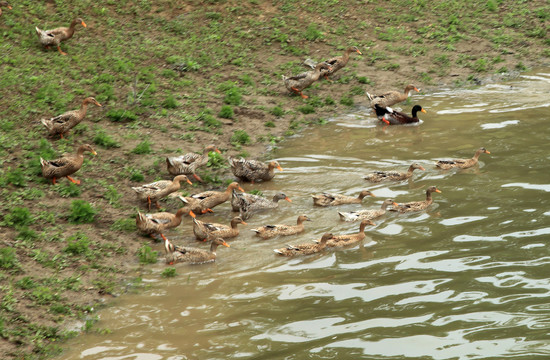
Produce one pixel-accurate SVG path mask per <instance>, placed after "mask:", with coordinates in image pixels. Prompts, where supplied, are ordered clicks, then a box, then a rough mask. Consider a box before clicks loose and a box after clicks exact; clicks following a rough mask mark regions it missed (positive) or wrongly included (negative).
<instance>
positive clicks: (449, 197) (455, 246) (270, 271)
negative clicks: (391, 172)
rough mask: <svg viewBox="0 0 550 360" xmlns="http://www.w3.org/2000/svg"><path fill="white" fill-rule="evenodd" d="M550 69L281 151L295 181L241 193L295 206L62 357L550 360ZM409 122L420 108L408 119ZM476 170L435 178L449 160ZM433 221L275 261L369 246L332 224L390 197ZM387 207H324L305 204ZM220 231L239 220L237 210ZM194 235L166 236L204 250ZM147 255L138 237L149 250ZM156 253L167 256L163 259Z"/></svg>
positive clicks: (123, 302) (124, 299)
mask: <svg viewBox="0 0 550 360" xmlns="http://www.w3.org/2000/svg"><path fill="white" fill-rule="evenodd" d="M549 94H550V69H542V70H539V71H534V72H532V73H529V74H525V75H523V76H521V77H519V78H517V79H514V80H511V81H506V82H501V83H497V84H490V85H486V86H481V87H479V88H475V89H468V90H452V91H451V90H449V91H445V90H441V91H438V92H436V93H432V94H427V95H415V96H414V100H413V103H420V104H421V105H422V106H423V107H424V108H425V109H427V111H428V113H427V114H421V115H422V116H421V119H422V120H423V123H422V124H421V125H420V126H414V127H411V126H404V127H403V126H402V127H387V128H384V127H383V126H381V125H379V124H377V121H376V120H375V119H374V118H373V117H372V116H370V115H369V114H368V110H367V109H366V108H362V109H361V108H360V109H358V110H357V111H355V112H353V113H350V114H345V115H342V116H338V117H336V118H334V119H332V120H331V121H330V123H329V124H327V125H325V126H318V127H314V128H311V129H308V130H307V131H305V132H304V133H303V134H302V135H301V136H297V137H295V138H292V139H289V140H288V141H285V142H284V144H283V145H282V147H281V148H280V149H278V150H276V151H275V153H274V157H275V158H277V159H278V160H279V162H280V163H281V165H282V166H283V168H284V170H285V171H284V172H282V173H278V174H277V175H276V177H275V179H274V180H273V181H272V182H269V183H265V184H258V185H246V186H245V189H246V190H251V189H253V188H257V189H260V190H262V191H263V192H264V194H265V195H268V196H271V195H272V194H273V193H274V192H275V191H277V190H283V191H284V192H285V193H286V194H287V195H288V196H289V197H290V198H291V199H292V200H293V203H292V204H289V203H287V202H285V201H283V202H281V206H280V208H279V209H278V211H275V212H271V213H265V214H259V215H257V216H255V217H253V218H251V219H250V220H249V221H248V222H249V225H248V226H247V227H242V228H241V229H242V230H241V232H242V235H241V236H240V237H239V238H237V239H235V240H233V241H232V242H231V248H229V249H228V248H222V249H220V250H219V251H218V261H217V262H216V263H214V264H207V265H195V266H189V265H185V264H178V265H177V266H176V268H177V272H178V276H177V277H175V278H170V279H165V278H162V277H161V276H160V273H161V272H162V270H164V269H165V265H164V264H163V263H162V262H161V263H159V264H158V265H155V266H152V269H153V273H152V274H151V275H148V276H145V278H144V281H145V282H146V283H148V284H150V288H149V289H147V290H145V291H143V292H142V293H140V294H128V295H123V296H121V297H119V298H117V299H115V300H114V302H113V304H112V306H109V307H108V308H107V309H104V310H102V311H101V312H100V313H99V317H100V321H99V322H98V323H97V325H96V327H97V328H108V329H110V330H111V331H112V333H110V334H108V335H98V334H94V333H91V334H86V335H83V336H80V337H78V338H76V339H74V340H71V341H70V342H69V343H68V344H67V350H66V351H65V353H64V354H63V355H62V356H61V357H60V358H61V359H86V360H92V359H94V360H95V359H103V360H107V359H108V360H114V359H117V360H118V359H135V360H158V359H170V360H176V359H237V358H244V359H359V358H361V359H389V358H392V359H395V358H400V359H403V358H407V359H413V358H414V359H503V358H514V359H531V358H549V357H550V280H549V274H550V251H549V250H548V242H549V239H550V194H549V192H550V163H549V160H550V155H549V153H550V152H549V150H550V130H549V126H548V124H549V122H550V95H549ZM403 108H404V109H406V110H407V111H409V110H410V108H411V106H410V105H406V106H403ZM481 146H485V147H486V148H487V149H488V150H490V151H491V154H490V155H487V154H483V155H481V157H480V164H479V166H477V167H475V168H473V169H470V170H462V171H446V172H443V171H439V170H438V169H436V168H435V167H434V162H435V160H437V159H444V158H456V157H459V158H468V157H471V156H472V155H473V153H474V151H475V150H476V149H477V148H479V147H481ZM413 161H416V162H419V163H421V164H422V165H423V166H424V167H425V168H426V171H424V172H415V176H414V179H413V181H405V182H399V183H382V184H376V185H371V184H368V183H366V182H365V181H364V180H363V178H362V176H363V175H365V174H367V173H368V172H369V171H372V170H376V169H398V170H399V169H403V170H405V169H406V168H407V167H408V165H409V164H410V163H412V162H413ZM430 185H436V186H437V187H438V188H439V189H441V191H442V193H441V194H434V200H435V204H434V205H432V207H431V208H430V209H429V210H428V211H424V212H419V213H412V214H407V215H397V214H393V213H392V214H387V215H386V216H384V217H383V218H379V219H377V220H376V221H375V222H376V223H377V226H376V227H371V228H369V229H368V230H367V234H368V238H367V239H366V240H365V241H364V242H363V243H362V244H361V245H359V246H355V247H353V248H348V249H343V250H338V251H326V252H324V253H322V254H318V255H314V256H309V257H303V258H295V259H287V258H281V257H278V256H276V255H275V254H274V253H273V252H272V249H274V248H277V247H281V246H284V245H285V244H287V243H302V242H308V241H310V240H312V239H315V238H319V237H320V235H321V234H323V233H324V232H327V231H331V232H333V233H350V232H356V231H357V228H358V223H345V222H341V221H340V220H339V217H338V215H337V210H341V211H351V210H358V209H361V208H378V207H379V206H380V203H381V202H382V200H383V199H385V198H388V197H393V198H394V199H395V200H396V201H398V202H406V201H413V200H422V199H423V198H424V192H425V189H426V188H427V187H428V186H430ZM363 189H370V190H371V191H373V192H374V193H375V194H376V195H377V197H376V198H370V197H369V198H367V199H366V200H365V201H364V202H363V204H362V205H345V206H341V207H338V208H314V207H313V206H312V200H311V197H310V194H312V193H318V192H322V191H330V192H338V193H342V194H348V195H354V194H357V193H359V192H360V191H361V190H363ZM215 210H216V214H214V215H211V216H210V217H209V218H208V219H211V220H215V221H219V222H226V221H228V219H229V218H230V217H231V215H230V214H231V213H230V206H229V204H225V205H223V206H220V207H217V208H216V209H215ZM302 213H303V214H307V215H309V216H310V217H311V218H312V219H313V222H311V223H307V224H306V227H307V228H306V231H305V232H304V233H303V234H301V235H298V236H294V237H286V238H275V239H272V240H267V241H262V240H258V239H257V238H255V237H254V236H252V232H250V231H249V230H248V229H247V228H253V227H257V226H260V225H262V224H269V223H271V224H272V223H294V222H295V219H296V217H297V215H298V214H302ZM191 229H192V227H191V225H190V223H189V222H185V223H184V224H183V225H182V226H181V227H179V228H178V229H176V230H175V231H172V232H170V233H168V234H167V235H168V236H169V237H170V238H171V239H172V240H173V241H174V242H175V243H178V244H194V245H197V246H204V245H202V244H198V243H196V242H195V241H194V240H193V237H192V232H191ZM140 241H141V240H140ZM155 247H156V249H157V250H159V251H162V247H161V245H160V244H158V245H155Z"/></svg>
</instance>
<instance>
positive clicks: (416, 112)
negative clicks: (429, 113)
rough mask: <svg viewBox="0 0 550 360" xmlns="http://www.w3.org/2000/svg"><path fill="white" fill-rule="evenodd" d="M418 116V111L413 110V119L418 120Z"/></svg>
mask: <svg viewBox="0 0 550 360" xmlns="http://www.w3.org/2000/svg"><path fill="white" fill-rule="evenodd" d="M416 114H418V109H413V110H412V116H413V119H416V118H417V116H416Z"/></svg>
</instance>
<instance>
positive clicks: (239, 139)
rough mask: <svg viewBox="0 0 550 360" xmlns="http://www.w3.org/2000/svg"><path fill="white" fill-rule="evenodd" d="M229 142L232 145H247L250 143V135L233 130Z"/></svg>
mask: <svg viewBox="0 0 550 360" xmlns="http://www.w3.org/2000/svg"><path fill="white" fill-rule="evenodd" d="M230 140H231V144H233V145H248V144H250V142H251V140H250V135H248V133H247V132H246V131H244V130H235V132H234V133H233V135H231V139H230Z"/></svg>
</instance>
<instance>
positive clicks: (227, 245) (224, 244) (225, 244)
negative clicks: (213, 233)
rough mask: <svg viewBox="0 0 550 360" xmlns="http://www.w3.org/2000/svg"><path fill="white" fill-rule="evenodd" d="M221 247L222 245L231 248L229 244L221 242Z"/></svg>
mask: <svg viewBox="0 0 550 360" xmlns="http://www.w3.org/2000/svg"><path fill="white" fill-rule="evenodd" d="M222 245H223V246H225V247H231V246H229V244H228V243H226V242H225V241H224V242H223V244H222Z"/></svg>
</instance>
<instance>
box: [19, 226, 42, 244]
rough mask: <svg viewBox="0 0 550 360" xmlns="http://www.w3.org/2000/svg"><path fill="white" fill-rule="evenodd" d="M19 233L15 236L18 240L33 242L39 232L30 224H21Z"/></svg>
mask: <svg viewBox="0 0 550 360" xmlns="http://www.w3.org/2000/svg"><path fill="white" fill-rule="evenodd" d="M18 230H19V233H18V234H17V236H16V237H15V239H16V240H19V241H22V242H31V241H33V240H35V239H36V238H38V234H37V233H36V231H34V230H32V229H31V228H29V227H28V226H21V227H19V229H18Z"/></svg>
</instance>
